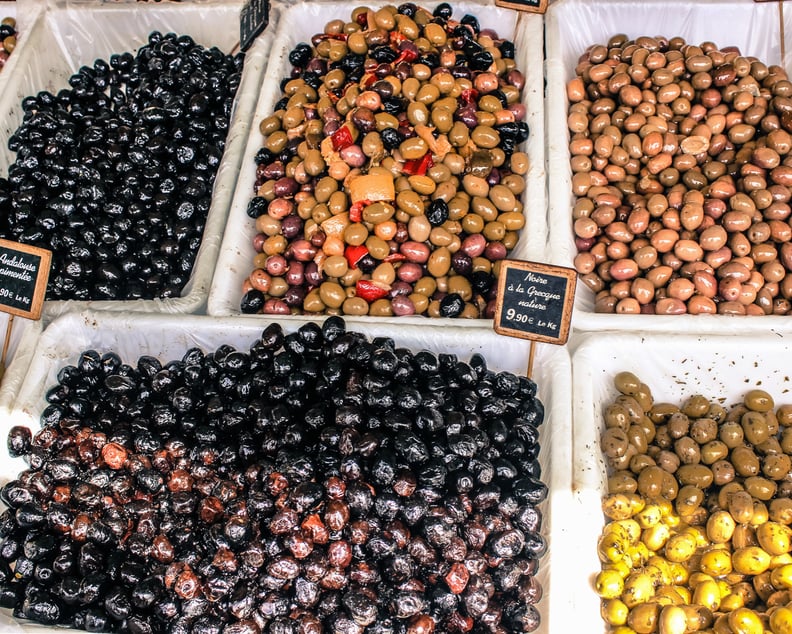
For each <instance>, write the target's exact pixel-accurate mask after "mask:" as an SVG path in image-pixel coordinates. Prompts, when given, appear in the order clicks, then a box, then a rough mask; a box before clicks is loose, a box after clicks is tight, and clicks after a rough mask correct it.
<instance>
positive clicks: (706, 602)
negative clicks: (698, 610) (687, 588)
mask: <svg viewBox="0 0 792 634" xmlns="http://www.w3.org/2000/svg"><path fill="white" fill-rule="evenodd" d="M693 603H695V604H697V605H703V606H704V607H706V608H708V609H709V610H710V611H712V612H715V611H716V610H717V609H718V608H719V607H720V603H721V593H720V588H719V587H718V584H717V583H716V582H715V581H714V580H712V579H709V580H705V581H701V582H700V583H698V584H696V586H695V587H694V589H693Z"/></svg>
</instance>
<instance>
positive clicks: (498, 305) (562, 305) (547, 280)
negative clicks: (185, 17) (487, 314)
mask: <svg viewBox="0 0 792 634" xmlns="http://www.w3.org/2000/svg"><path fill="white" fill-rule="evenodd" d="M576 283H577V272H576V271H575V270H574V269H570V268H567V267H563V266H552V265H549V264H541V263H538V262H524V261H520V260H502V261H501V262H500V271H499V273H498V291H497V296H496V300H495V316H494V319H493V327H494V329H495V332H496V333H498V334H499V335H508V336H510V337H517V338H519V339H529V340H530V341H531V345H530V349H529V351H528V371H527V372H526V375H527V376H528V378H529V379H530V378H531V375H532V374H533V365H534V357H535V356H536V342H537V341H539V342H544V343H553V344H557V345H562V344H564V343H566V341H567V339H568V338H569V328H570V323H571V321H572V305H573V302H574V298H575V285H576Z"/></svg>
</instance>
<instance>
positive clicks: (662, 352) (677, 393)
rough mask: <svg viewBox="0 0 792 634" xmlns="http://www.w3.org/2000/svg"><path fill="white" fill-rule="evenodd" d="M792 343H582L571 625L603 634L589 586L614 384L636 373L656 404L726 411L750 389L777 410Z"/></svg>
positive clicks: (791, 384)
mask: <svg viewBox="0 0 792 634" xmlns="http://www.w3.org/2000/svg"><path fill="white" fill-rule="evenodd" d="M790 354H792V337H789V336H786V337H778V336H761V335H757V336H755V337H751V338H750V342H747V341H746V340H745V338H740V337H722V336H720V337H719V336H695V335H678V336H676V337H674V338H673V339H669V338H668V336H664V335H638V334H629V333H623V334H618V333H596V334H594V333H588V334H586V335H585V336H584V337H582V338H581V339H580V340H579V346H578V347H577V349H576V350H575V352H574V353H573V355H572V364H573V391H572V402H573V420H574V422H573V439H574V440H573V453H574V463H573V464H574V473H573V481H572V484H573V491H574V504H573V512H574V517H575V527H576V530H575V542H576V544H577V545H576V548H575V559H576V562H577V569H576V570H577V572H576V574H574V575H570V577H569V583H568V584H567V585H566V586H564V588H563V591H564V592H565V593H568V595H569V597H570V600H571V602H572V605H573V615H574V616H572V617H571V618H572V621H571V622H570V624H569V625H570V627H569V628H562V629H560V630H558V631H561V632H564V631H567V632H569V631H574V629H571V625H572V624H573V623H575V622H577V623H588V624H589V625H588V627H587V628H586V631H587V632H604V631H605V624H604V622H603V621H602V619H601V617H600V611H599V609H600V601H599V597H598V596H597V594H596V592H595V590H594V585H593V579H594V577H595V575H596V574H597V573H598V572H599V571H600V562H599V559H598V557H597V539H598V537H599V535H600V531H601V530H602V527H603V525H604V517H603V515H602V510H601V504H600V501H601V497H602V495H603V494H604V493H605V491H606V490H607V482H606V477H607V475H606V464H605V460H604V458H603V454H602V451H601V449H600V440H599V439H600V433H601V431H602V430H603V429H604V422H603V418H602V410H603V407H604V406H607V405H608V404H609V403H611V402H612V401H613V399H614V398H615V397H616V396H617V394H618V392H617V391H616V389H615V388H614V387H613V377H614V376H615V375H616V374H617V373H618V372H621V371H625V370H626V371H630V372H633V373H635V374H636V375H637V376H638V377H639V378H640V379H641V381H643V382H644V383H646V384H647V385H648V386H649V387H650V388H651V390H652V395H653V396H654V400H655V402H669V403H677V404H681V403H682V402H683V401H684V400H685V399H686V398H687V397H689V396H692V395H695V394H701V395H703V396H705V397H706V398H709V399H712V400H720V402H721V403H722V404H723V406H724V407H727V408H728V407H730V406H732V405H735V404H737V403H739V402H740V401H741V400H742V397H743V395H744V394H745V393H746V392H747V391H748V390H750V389H753V388H761V389H763V390H766V391H767V392H769V393H770V394H771V395H772V396H773V397H774V399H775V404H776V407H777V406H778V405H781V404H783V403H790V402H792V378H790V376H791V375H790V372H789V358H790Z"/></svg>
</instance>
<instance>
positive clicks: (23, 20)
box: [0, 0, 42, 95]
mask: <svg viewBox="0 0 792 634" xmlns="http://www.w3.org/2000/svg"><path fill="white" fill-rule="evenodd" d="M41 13H42V9H41V3H40V2H37V1H36V0H31V1H30V2H23V3H22V6H19V5H18V4H17V3H16V1H15V0H3V1H0V20H2V19H4V18H14V19H15V20H16V32H17V36H16V37H17V43H16V48H15V49H14V51H13V52H12V53H11V55H9V57H8V60H6V63H5V66H3V68H2V69H1V70H0V95H2V94H3V93H4V92H5V90H6V84H7V83H8V82H9V81H10V78H11V76H12V75H14V67H15V66H16V65H17V58H18V57H20V56H21V54H22V51H24V49H25V48H26V47H27V39H28V33H29V32H30V31H31V29H33V25H34V24H35V23H36V21H37V20H39V19H40V18H41Z"/></svg>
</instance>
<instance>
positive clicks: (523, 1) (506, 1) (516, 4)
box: [495, 0, 547, 13]
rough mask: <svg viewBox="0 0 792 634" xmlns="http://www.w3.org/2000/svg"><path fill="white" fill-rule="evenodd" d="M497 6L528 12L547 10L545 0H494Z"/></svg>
mask: <svg viewBox="0 0 792 634" xmlns="http://www.w3.org/2000/svg"><path fill="white" fill-rule="evenodd" d="M495 4H496V5H497V6H499V7H505V8H507V9H515V10H517V11H528V12H529V13H544V12H545V11H547V0H495Z"/></svg>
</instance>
